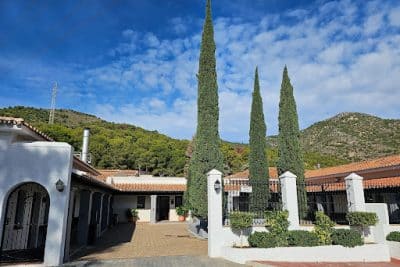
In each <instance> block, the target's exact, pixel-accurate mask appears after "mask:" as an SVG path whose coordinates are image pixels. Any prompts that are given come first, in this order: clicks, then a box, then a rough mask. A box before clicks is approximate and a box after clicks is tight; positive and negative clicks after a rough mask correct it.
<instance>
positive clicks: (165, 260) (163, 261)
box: [65, 256, 245, 267]
mask: <svg viewBox="0 0 400 267" xmlns="http://www.w3.org/2000/svg"><path fill="white" fill-rule="evenodd" d="M67 266H70V267H89V266H99V267H108V266H109V267H114V266H118V267H130V266H132V267H209V266H212V267H241V266H245V265H241V264H236V263H232V262H230V261H226V260H222V259H210V258H208V257H206V256H164V257H145V258H134V259H123V260H121V259H114V260H94V261H79V262H73V263H70V264H66V265H65V267H67Z"/></svg>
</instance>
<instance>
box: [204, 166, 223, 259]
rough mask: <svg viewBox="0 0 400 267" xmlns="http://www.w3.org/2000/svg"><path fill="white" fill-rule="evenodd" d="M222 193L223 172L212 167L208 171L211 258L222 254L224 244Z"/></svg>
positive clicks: (209, 246)
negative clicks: (222, 234)
mask: <svg viewBox="0 0 400 267" xmlns="http://www.w3.org/2000/svg"><path fill="white" fill-rule="evenodd" d="M218 185H219V186H218ZM218 187H219V189H218ZM222 194H223V188H222V173H221V172H220V171H218V170H216V169H212V170H211V171H210V172H208V173H207V197H208V256H209V257H211V258H216V257H220V256H221V247H222V244H223V239H222V238H223V237H222V236H221V232H222Z"/></svg>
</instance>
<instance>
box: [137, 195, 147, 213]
mask: <svg viewBox="0 0 400 267" xmlns="http://www.w3.org/2000/svg"><path fill="white" fill-rule="evenodd" d="M139 200H140V202H139ZM136 208H137V209H141V210H142V209H145V208H146V196H137V198H136Z"/></svg>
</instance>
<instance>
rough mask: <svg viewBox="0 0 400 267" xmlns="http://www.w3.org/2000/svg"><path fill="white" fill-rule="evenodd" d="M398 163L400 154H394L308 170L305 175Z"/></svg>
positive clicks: (309, 176)
mask: <svg viewBox="0 0 400 267" xmlns="http://www.w3.org/2000/svg"><path fill="white" fill-rule="evenodd" d="M396 165H397V166H400V155H393V156H388V157H383V158H377V159H373V160H367V161H362V162H353V163H349V164H344V165H339V166H335V167H327V168H322V169H317V170H307V171H306V172H305V176H306V178H315V177H324V176H331V175H336V174H338V175H339V174H345V173H352V172H358V171H364V170H369V169H377V168H384V167H390V166H396Z"/></svg>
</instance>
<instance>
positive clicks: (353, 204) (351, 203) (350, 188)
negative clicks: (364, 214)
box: [344, 172, 365, 211]
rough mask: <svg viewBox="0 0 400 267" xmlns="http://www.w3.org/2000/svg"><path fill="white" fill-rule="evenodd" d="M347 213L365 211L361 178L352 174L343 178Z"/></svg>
mask: <svg viewBox="0 0 400 267" xmlns="http://www.w3.org/2000/svg"><path fill="white" fill-rule="evenodd" d="M344 181H345V183H346V195H347V208H348V211H365V198H364V186H363V177H361V176H360V175H357V174H355V173H354V172H353V173H351V174H350V175H348V176H347V177H346V178H344Z"/></svg>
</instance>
